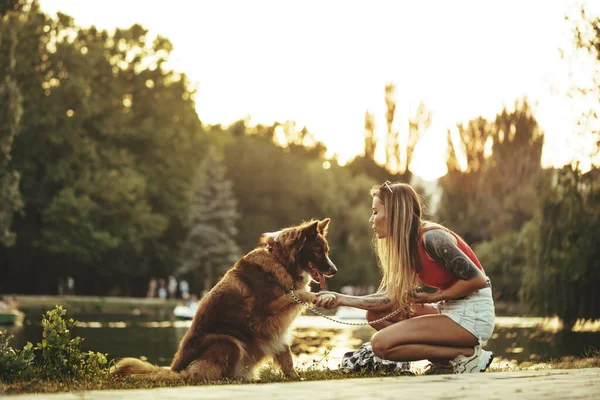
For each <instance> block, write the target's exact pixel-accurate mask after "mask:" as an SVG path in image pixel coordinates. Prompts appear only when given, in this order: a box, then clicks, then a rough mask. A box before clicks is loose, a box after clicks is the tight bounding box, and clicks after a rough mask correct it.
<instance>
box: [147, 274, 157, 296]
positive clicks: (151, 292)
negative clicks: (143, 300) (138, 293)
mask: <svg viewBox="0 0 600 400" xmlns="http://www.w3.org/2000/svg"><path fill="white" fill-rule="evenodd" d="M157 287H158V282H157V281H156V278H151V279H150V281H149V282H148V291H147V292H146V297H147V298H149V299H152V298H154V297H156V289H157Z"/></svg>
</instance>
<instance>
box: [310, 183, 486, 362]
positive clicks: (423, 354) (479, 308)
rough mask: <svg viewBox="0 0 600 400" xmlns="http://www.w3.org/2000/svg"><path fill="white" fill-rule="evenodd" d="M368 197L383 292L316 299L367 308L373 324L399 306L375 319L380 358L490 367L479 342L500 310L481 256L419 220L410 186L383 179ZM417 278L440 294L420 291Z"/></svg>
mask: <svg viewBox="0 0 600 400" xmlns="http://www.w3.org/2000/svg"><path fill="white" fill-rule="evenodd" d="M371 196H372V197H373V201H372V214H371V218H370V219H369V223H370V224H371V226H372V227H373V229H374V231H375V235H376V237H377V240H376V247H377V255H378V260H379V265H380V267H381V271H382V274H383V278H382V280H381V285H380V288H379V291H378V292H377V293H375V294H371V295H367V296H350V295H345V294H340V293H335V292H320V293H317V299H316V300H315V304H316V305H317V306H319V307H323V308H327V309H333V308H337V307H339V306H350V307H356V308H360V309H363V310H367V320H369V321H374V320H376V319H379V318H381V317H383V316H385V315H388V314H390V313H392V312H393V311H394V310H398V309H400V310H401V312H399V313H398V314H396V316H394V317H393V318H390V319H388V320H385V321H383V322H380V323H377V324H372V326H373V327H374V328H375V329H377V331H378V332H376V333H375V334H374V335H373V337H372V338H371V346H372V349H373V353H375V355H376V356H378V357H380V358H382V359H387V360H394V361H416V360H423V359H428V360H430V361H431V362H432V363H433V364H432V366H433V367H434V368H433V370H435V366H438V368H439V366H440V365H448V364H449V365H450V366H452V369H453V372H454V373H476V372H483V371H485V370H486V369H487V367H488V366H489V365H490V364H491V362H492V359H493V357H494V355H493V353H491V352H489V351H486V350H483V349H482V348H481V346H482V344H483V343H484V342H486V341H487V340H488V339H489V338H490V337H491V336H492V332H493V329H494V314H495V313H494V302H493V299H492V289H491V283H490V280H489V279H488V278H487V277H486V275H485V272H484V270H483V267H482V266H481V264H480V262H479V260H478V259H477V257H476V256H475V254H474V253H473V251H472V250H471V248H470V247H469V246H468V245H467V244H466V243H465V242H464V241H463V240H462V239H461V238H460V237H459V236H458V235H457V234H456V233H454V232H452V231H450V230H449V229H447V228H445V227H443V226H441V225H438V224H434V223H431V222H428V221H424V220H423V219H421V202H420V200H419V196H418V194H417V193H416V192H415V191H414V189H413V188H412V187H411V186H410V185H407V184H404V183H391V182H389V181H386V182H385V183H383V184H382V185H381V186H379V187H374V188H373V189H372V190H371ZM420 283H422V284H424V285H426V286H429V287H433V288H437V289H438V291H437V292H435V293H425V292H423V291H420V290H418V289H415V288H417V287H418V286H419V284H420ZM324 294H327V295H326V296H324ZM431 372H433V371H431Z"/></svg>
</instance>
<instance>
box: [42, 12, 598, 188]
mask: <svg viewBox="0 0 600 400" xmlns="http://www.w3.org/2000/svg"><path fill="white" fill-rule="evenodd" d="M83 3H84V2H75V1H73V2H67V1H62V0H41V6H42V8H43V9H44V10H45V11H47V12H49V13H55V12H56V11H61V12H64V13H66V14H69V15H71V16H73V17H74V18H75V23H77V24H80V25H82V26H89V25H92V24H93V25H96V26H97V27H99V28H102V29H109V30H112V29H114V28H115V27H117V26H118V27H128V26H131V25H132V24H134V23H140V24H142V26H144V27H145V28H148V29H149V30H150V34H151V35H154V34H160V35H162V36H165V37H167V38H169V40H171V42H172V43H173V45H174V51H173V53H172V56H171V59H170V60H169V65H170V66H171V67H172V68H174V69H175V70H177V71H181V72H184V73H186V75H187V76H188V77H189V78H190V80H191V81H192V83H194V84H198V92H197V94H196V96H195V100H196V104H197V108H198V114H199V116H200V119H201V120H202V121H203V122H204V123H209V124H213V123H214V124H217V123H219V124H223V125H228V124H230V123H232V122H234V121H236V120H239V119H242V118H247V117H248V116H251V119H252V120H253V121H255V122H257V123H272V122H273V121H280V122H283V121H288V120H289V121H295V122H296V123H297V126H306V127H307V128H308V130H309V131H310V132H311V133H313V134H314V136H315V138H316V139H317V140H320V141H322V142H323V143H324V144H325V145H326V146H327V148H328V154H329V155H332V154H335V155H336V156H337V158H338V161H339V163H340V164H344V163H346V162H347V161H348V160H349V159H351V158H353V157H354V156H356V155H358V154H361V153H362V152H363V144H364V139H363V131H364V126H363V125H364V114H365V111H367V110H370V111H372V112H373V114H374V116H375V122H376V133H377V137H378V139H379V150H378V153H377V154H380V152H381V147H382V146H383V144H384V141H385V131H386V123H385V104H384V87H385V85H386V84H387V83H395V84H396V85H397V92H396V93H397V97H398V104H399V107H398V110H397V112H396V119H397V121H398V122H397V124H398V129H399V130H400V133H401V134H403V129H406V126H405V125H406V121H407V118H408V117H410V110H411V109H412V108H414V107H416V105H418V104H419V102H421V101H423V102H424V103H425V105H426V107H427V109H428V110H430V111H431V112H432V114H433V123H432V126H431V128H430V129H429V131H428V132H427V134H426V135H425V136H424V137H423V139H422V141H421V142H420V143H419V145H418V147H417V150H416V151H415V155H414V159H413V161H412V163H411V169H413V172H414V173H415V174H417V175H419V176H421V177H422V178H424V179H427V180H430V179H436V178H437V177H439V176H442V175H443V174H445V173H446V166H445V163H444V158H445V154H446V153H445V148H446V142H447V140H446V132H447V130H448V129H453V128H454V127H455V126H456V124H458V123H461V122H463V121H468V120H469V119H473V118H477V117H479V116H484V117H486V118H493V117H494V116H495V114H496V113H498V112H500V111H501V110H502V107H503V106H504V105H508V106H510V105H512V104H513V103H514V101H515V100H516V99H519V98H522V97H523V96H526V97H527V98H528V99H529V100H530V103H532V104H536V117H537V119H538V122H539V124H540V126H541V128H542V129H543V130H544V131H545V133H546V142H545V147H544V152H543V160H542V162H543V164H544V165H545V166H550V165H562V164H564V163H567V162H569V161H570V160H571V159H573V158H577V157H580V158H581V157H582V150H581V149H578V148H577V147H572V146H566V143H567V141H569V140H570V138H572V137H573V132H574V131H575V130H577V129H578V128H577V119H578V117H579V115H580V114H581V112H582V111H583V110H582V105H581V104H575V103H573V101H572V99H571V98H570V97H568V96H567V90H568V88H569V86H570V85H571V82H572V81H570V79H571V78H570V77H569V72H573V71H571V70H570V69H569V68H570V66H569V63H568V62H567V61H565V60H562V59H561V57H560V51H559V50H560V49H564V48H566V47H569V46H571V42H570V40H571V39H570V38H571V37H572V32H571V31H570V26H569V25H568V24H566V23H565V20H564V17H565V15H566V13H567V12H569V11H570V10H571V8H570V7H571V2H570V1H568V0H559V1H552V2H545V3H544V7H543V10H541V9H540V6H539V3H538V2H535V1H531V2H522V1H517V0H505V1H500V0H490V1H486V2H480V1H474V0H473V1H471V0H464V1H456V2H443V1H438V2H432V1H423V2H418V1H412V2H401V1H377V2H367V1H363V2H346V1H338V0H331V1H327V2H318V1H312V0H307V1H304V2H301V3H295V2H281V1H274V0H256V1H252V2H247V1H220V2H217V1H213V2H184V1H173V2H171V3H170V4H169V7H168V8H165V7H161V6H159V5H161V4H162V3H158V2H153V1H143V2H142V1H141V0H128V1H127V2H118V3H117V2H116V0H109V1H103V2H100V1H86V2H85V4H83ZM596 8H598V7H596ZM115 9H119V10H120V12H118V13H115V12H114V10H115ZM182 11H183V12H182ZM342 15H343V18H340V16H342ZM506 21H510V29H506ZM309 26H310V28H306V27H309ZM302 27H304V28H302ZM571 67H572V66H571ZM148 85H152V82H148ZM125 106H127V105H125ZM583 158H585V157H583Z"/></svg>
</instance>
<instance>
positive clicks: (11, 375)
mask: <svg viewBox="0 0 600 400" xmlns="http://www.w3.org/2000/svg"><path fill="white" fill-rule="evenodd" d="M12 338H13V336H12V335H8V333H7V332H6V331H0V382H3V383H8V382H14V381H25V380H29V379H31V378H32V377H33V374H34V372H33V359H34V356H35V355H34V352H33V345H32V344H31V343H29V342H28V343H27V345H26V346H25V347H24V348H23V349H22V350H14V349H13V348H12V347H10V341H11V339H12Z"/></svg>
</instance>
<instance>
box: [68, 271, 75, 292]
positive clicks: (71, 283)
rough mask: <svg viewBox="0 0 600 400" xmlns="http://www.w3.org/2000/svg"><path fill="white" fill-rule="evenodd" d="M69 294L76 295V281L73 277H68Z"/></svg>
mask: <svg viewBox="0 0 600 400" xmlns="http://www.w3.org/2000/svg"><path fill="white" fill-rule="evenodd" d="M67 294H69V295H71V296H72V295H74V294H75V279H73V277H71V276H67Z"/></svg>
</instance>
